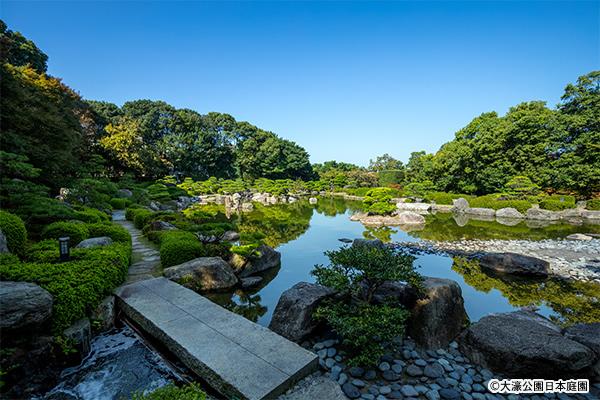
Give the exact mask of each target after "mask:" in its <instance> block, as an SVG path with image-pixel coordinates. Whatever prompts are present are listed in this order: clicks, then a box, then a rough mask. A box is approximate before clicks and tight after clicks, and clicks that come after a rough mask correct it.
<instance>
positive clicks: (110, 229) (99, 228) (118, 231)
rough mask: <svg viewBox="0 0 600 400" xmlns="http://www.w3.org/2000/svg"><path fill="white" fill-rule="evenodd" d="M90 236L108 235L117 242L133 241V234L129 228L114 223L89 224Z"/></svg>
mask: <svg viewBox="0 0 600 400" xmlns="http://www.w3.org/2000/svg"><path fill="white" fill-rule="evenodd" d="M87 228H88V231H89V233H90V237H100V236H108V237H110V238H111V239H112V240H113V241H115V242H121V243H131V235H130V234H129V231H127V229H125V228H123V227H122V226H120V225H117V224H113V223H96V224H88V225H87Z"/></svg>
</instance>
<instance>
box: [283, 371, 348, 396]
mask: <svg viewBox="0 0 600 400" xmlns="http://www.w3.org/2000/svg"><path fill="white" fill-rule="evenodd" d="M316 399H322V400H346V399H347V397H346V396H345V395H344V392H342V389H341V387H340V385H339V384H338V383H336V382H334V381H332V380H331V379H329V378H327V377H326V376H322V375H321V376H319V375H317V374H315V375H311V376H309V377H308V378H306V379H304V380H302V381H300V382H299V383H298V384H297V385H295V386H294V387H293V388H292V389H291V390H290V391H289V392H288V393H286V394H284V395H283V396H280V397H279V398H278V400H316Z"/></svg>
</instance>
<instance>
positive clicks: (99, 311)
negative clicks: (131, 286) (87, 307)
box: [92, 296, 115, 331]
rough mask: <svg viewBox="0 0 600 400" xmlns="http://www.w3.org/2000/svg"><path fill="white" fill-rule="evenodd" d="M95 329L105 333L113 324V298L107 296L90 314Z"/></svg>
mask: <svg viewBox="0 0 600 400" xmlns="http://www.w3.org/2000/svg"><path fill="white" fill-rule="evenodd" d="M92 319H93V320H94V322H95V324H96V325H95V329H98V330H100V331H107V330H109V329H110V328H112V327H113V326H114V324H115V296H107V297H105V298H104V300H102V302H100V304H98V307H96V309H95V310H94V312H93V313H92Z"/></svg>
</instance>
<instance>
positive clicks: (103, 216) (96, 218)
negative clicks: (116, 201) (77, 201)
mask: <svg viewBox="0 0 600 400" xmlns="http://www.w3.org/2000/svg"><path fill="white" fill-rule="evenodd" d="M73 219H77V220H79V221H83V222H90V223H94V222H103V221H110V217H109V215H108V214H107V213H105V212H104V211H100V210H97V209H95V208H91V207H79V208H77V209H76V210H75V216H74V217H73Z"/></svg>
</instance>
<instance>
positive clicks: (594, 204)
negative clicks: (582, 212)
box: [585, 199, 600, 210]
mask: <svg viewBox="0 0 600 400" xmlns="http://www.w3.org/2000/svg"><path fill="white" fill-rule="evenodd" d="M585 208H587V209H588V210H600V199H592V200H588V201H587V203H586V206H585Z"/></svg>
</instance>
